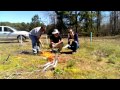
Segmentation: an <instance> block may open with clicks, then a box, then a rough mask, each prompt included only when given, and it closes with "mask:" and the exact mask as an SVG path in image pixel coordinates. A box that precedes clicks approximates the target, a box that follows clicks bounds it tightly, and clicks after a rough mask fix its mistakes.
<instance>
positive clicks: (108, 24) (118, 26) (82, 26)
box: [49, 11, 120, 36]
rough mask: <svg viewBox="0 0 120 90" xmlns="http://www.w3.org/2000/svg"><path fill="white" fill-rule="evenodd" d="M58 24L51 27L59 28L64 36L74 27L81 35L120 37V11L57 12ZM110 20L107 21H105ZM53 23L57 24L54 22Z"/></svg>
mask: <svg viewBox="0 0 120 90" xmlns="http://www.w3.org/2000/svg"><path fill="white" fill-rule="evenodd" d="M55 13H56V16H57V23H56V24H54V25H55V26H54V25H53V24H51V26H50V25H49V27H53V28H55V27H56V28H58V29H59V30H60V32H61V33H62V34H65V33H66V32H67V28H68V27H72V28H73V29H74V31H75V32H77V33H78V34H79V35H85V36H89V35H90V32H93V35H94V36H106V35H118V34H120V11H107V13H108V15H107V17H106V16H104V14H103V13H105V11H55ZM104 19H108V20H107V21H103V20H104ZM53 22H55V21H54V20H53Z"/></svg>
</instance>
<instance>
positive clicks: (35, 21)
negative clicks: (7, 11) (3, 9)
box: [0, 14, 44, 31]
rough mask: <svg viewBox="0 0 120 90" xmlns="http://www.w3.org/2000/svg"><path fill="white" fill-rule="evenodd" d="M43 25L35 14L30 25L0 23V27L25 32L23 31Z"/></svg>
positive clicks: (23, 23)
mask: <svg viewBox="0 0 120 90" xmlns="http://www.w3.org/2000/svg"><path fill="white" fill-rule="evenodd" d="M41 25H44V23H43V22H42V21H41V19H40V18H39V16H38V15H37V14H36V15H34V16H33V17H32V18H31V22H30V23H25V22H22V23H10V22H0V26H11V27H14V28H15V29H17V30H25V31H30V30H31V29H33V28H35V27H37V26H41Z"/></svg>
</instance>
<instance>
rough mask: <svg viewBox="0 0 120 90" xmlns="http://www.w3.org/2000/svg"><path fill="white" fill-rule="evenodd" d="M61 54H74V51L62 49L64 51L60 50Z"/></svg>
mask: <svg viewBox="0 0 120 90" xmlns="http://www.w3.org/2000/svg"><path fill="white" fill-rule="evenodd" d="M60 53H61V54H73V52H72V51H62V52H60Z"/></svg>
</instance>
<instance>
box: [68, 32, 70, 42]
mask: <svg viewBox="0 0 120 90" xmlns="http://www.w3.org/2000/svg"><path fill="white" fill-rule="evenodd" d="M68 44H70V35H69V34H68Z"/></svg>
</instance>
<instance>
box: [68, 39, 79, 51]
mask: <svg viewBox="0 0 120 90" xmlns="http://www.w3.org/2000/svg"><path fill="white" fill-rule="evenodd" d="M68 48H69V49H71V50H73V52H76V50H77V49H78V48H79V44H78V42H77V41H73V42H72V44H71V45H70V47H68Z"/></svg>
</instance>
